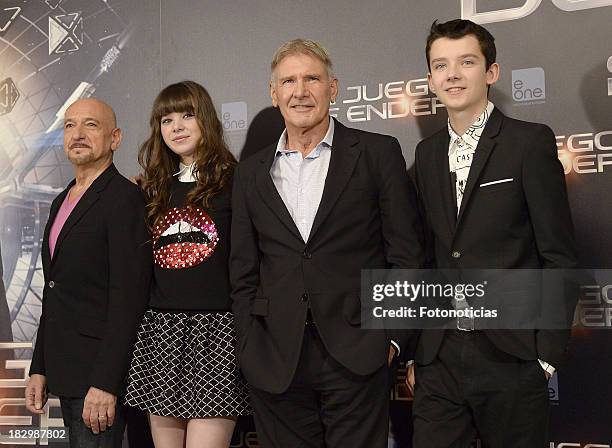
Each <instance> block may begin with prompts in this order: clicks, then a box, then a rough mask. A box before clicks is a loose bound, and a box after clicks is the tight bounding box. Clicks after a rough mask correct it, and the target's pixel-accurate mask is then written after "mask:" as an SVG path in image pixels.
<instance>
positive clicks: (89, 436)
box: [60, 397, 125, 448]
mask: <svg viewBox="0 0 612 448" xmlns="http://www.w3.org/2000/svg"><path fill="white" fill-rule="evenodd" d="M84 401H85V399H84V398H68V397H60V405H61V408H62V417H63V419H64V424H65V425H66V427H68V431H69V433H70V448H121V443H122V441H123V431H124V429H125V417H124V412H123V406H121V405H120V404H117V406H116V407H115V420H114V422H113V426H111V427H110V428H107V429H106V431H104V432H100V433H99V434H94V433H93V432H92V430H91V429H90V428H88V427H87V426H85V423H83V418H82V415H83V403H84Z"/></svg>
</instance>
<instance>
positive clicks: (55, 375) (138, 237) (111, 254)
mask: <svg viewBox="0 0 612 448" xmlns="http://www.w3.org/2000/svg"><path fill="white" fill-rule="evenodd" d="M72 185H74V180H73V181H72V182H71V183H70V185H68V187H67V188H66V189H65V190H64V191H63V192H62V193H61V194H60V195H59V196H58V197H57V198H55V200H54V201H53V203H52V204H51V210H50V212H49V220H48V221H47V226H46V228H45V234H44V238H43V248H42V261H43V271H44V276H45V288H44V291H43V310H42V315H41V318H40V325H39V328H38V335H37V338H36V346H35V349H34V354H33V356H32V365H31V368H30V374H33V373H38V374H42V375H46V377H47V385H48V388H49V391H50V392H52V393H54V394H55V395H60V396H68V397H84V396H85V395H86V394H87V390H88V389H89V387H90V386H94V387H97V388H99V389H102V390H105V391H107V392H111V393H113V394H115V395H119V394H120V393H121V392H122V389H123V383H124V378H125V375H126V371H127V368H128V364H129V360H130V356H131V353H132V346H133V343H134V339H135V336H136V332H137V330H138V325H139V324H140V321H141V319H142V315H143V313H144V309H145V307H146V303H147V300H148V296H149V283H150V278H151V266H152V264H151V263H152V261H151V260H152V255H151V247H150V244H149V243H148V240H149V237H148V234H147V231H146V227H145V221H144V199H143V196H142V193H141V191H140V188H138V187H137V186H136V185H134V184H132V183H131V182H130V181H128V180H127V179H126V178H124V177H123V176H121V175H120V174H119V172H118V171H117V169H116V168H115V166H114V165H111V166H110V167H109V168H107V169H106V170H105V171H104V172H103V173H102V174H101V175H100V176H99V177H98V178H97V179H96V180H95V181H94V182H93V183H92V184H91V186H90V187H89V188H88V189H87V191H86V192H85V194H84V195H83V197H82V198H81V199H80V201H79V203H78V204H77V206H76V207H75V208H74V210H73V211H72V213H71V214H70V216H69V218H68V220H67V221H66V223H65V224H64V227H63V228H62V230H61V232H60V235H59V237H58V240H57V244H56V247H55V253H54V256H53V259H51V257H50V251H49V232H50V230H51V226H52V224H53V221H54V220H55V217H56V215H57V212H58V210H59V208H60V206H61V204H62V202H63V201H64V198H65V197H66V195H67V194H68V192H69V191H70V188H71V187H72Z"/></svg>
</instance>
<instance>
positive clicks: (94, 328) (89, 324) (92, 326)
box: [77, 318, 106, 339]
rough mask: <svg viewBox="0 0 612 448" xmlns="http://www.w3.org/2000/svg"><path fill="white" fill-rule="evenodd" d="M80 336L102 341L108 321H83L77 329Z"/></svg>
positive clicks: (80, 321)
mask: <svg viewBox="0 0 612 448" xmlns="http://www.w3.org/2000/svg"><path fill="white" fill-rule="evenodd" d="M77 331H78V332H79V334H80V335H83V336H89V337H91V338H95V339H102V338H103V337H104V333H105V331H106V321H103V320H97V319H91V318H89V319H81V320H79V324H78V327H77Z"/></svg>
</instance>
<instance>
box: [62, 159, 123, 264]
mask: <svg viewBox="0 0 612 448" xmlns="http://www.w3.org/2000/svg"><path fill="white" fill-rule="evenodd" d="M116 174H119V172H118V171H117V168H115V165H111V166H109V167H108V168H107V169H106V170H104V172H103V173H102V174H100V175H99V176H98V177H97V179H96V180H94V181H93V183H92V184H91V185H90V186H89V188H88V189H87V191H85V193H84V194H83V197H81V199H80V200H79V203H78V204H77V205H76V207H75V208H74V210H72V213H70V216H68V219H67V220H66V222H65V223H64V226H63V227H62V230H61V231H60V234H59V236H58V237H57V243H56V244H55V250H54V257H53V259H52V260H51V264H53V263H54V262H55V260H57V258H58V255H59V251H60V248H61V246H62V243H63V242H64V240H65V239H66V236H67V235H68V234H69V233H70V231H71V230H72V228H73V227H74V226H75V224H76V223H77V222H79V220H80V219H81V218H82V217H83V215H85V213H87V211H88V210H89V209H90V208H91V206H92V205H94V204H95V203H96V201H97V200H98V199H99V198H100V191H102V190H104V188H106V185H107V184H108V182H109V181H110V180H111V179H112V178H113V177H114V176H115V175H116ZM72 185H73V184H72ZM69 191H70V187H69V188H67V190H66V194H68V192H69ZM64 198H65V196H64ZM62 202H63V200H62ZM58 204H59V205H60V206H61V202H58ZM58 210H59V208H58ZM56 215H57V211H56ZM54 219H55V217H54Z"/></svg>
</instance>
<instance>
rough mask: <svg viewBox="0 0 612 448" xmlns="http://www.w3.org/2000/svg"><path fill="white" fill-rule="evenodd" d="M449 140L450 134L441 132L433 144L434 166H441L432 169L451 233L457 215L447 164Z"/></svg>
mask: <svg viewBox="0 0 612 448" xmlns="http://www.w3.org/2000/svg"><path fill="white" fill-rule="evenodd" d="M449 141H450V136H449V135H448V132H446V131H445V132H443V133H441V137H440V141H439V142H438V143H436V144H435V145H434V148H435V151H436V159H437V160H436V166H438V167H441V168H440V169H436V170H434V172H435V173H436V175H437V176H438V179H437V184H438V188H439V189H440V197H441V198H442V208H443V209H444V214H445V215H446V220H447V222H448V228H449V231H450V234H451V235H452V234H453V233H454V232H455V226H456V223H457V216H456V215H455V207H456V206H457V201H456V200H455V198H454V196H453V194H452V191H451V188H452V187H453V186H452V185H451V181H450V169H449V165H448V144H449Z"/></svg>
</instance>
